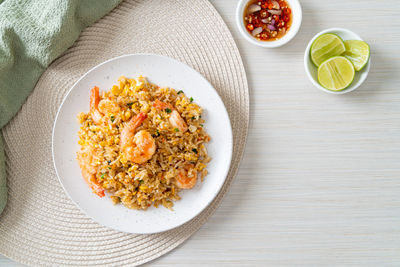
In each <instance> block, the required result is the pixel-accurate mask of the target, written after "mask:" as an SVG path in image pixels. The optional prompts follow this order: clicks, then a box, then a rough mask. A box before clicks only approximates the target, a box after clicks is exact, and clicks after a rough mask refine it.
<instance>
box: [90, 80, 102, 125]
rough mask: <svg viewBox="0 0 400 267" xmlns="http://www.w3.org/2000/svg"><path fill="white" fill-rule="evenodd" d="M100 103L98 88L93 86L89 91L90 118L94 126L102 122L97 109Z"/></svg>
mask: <svg viewBox="0 0 400 267" xmlns="http://www.w3.org/2000/svg"><path fill="white" fill-rule="evenodd" d="M99 102H100V95H99V87H97V86H95V87H93V88H92V90H90V103H89V107H90V116H92V120H93V121H94V123H96V124H100V123H101V120H102V115H101V113H100V111H99V109H98V106H99Z"/></svg>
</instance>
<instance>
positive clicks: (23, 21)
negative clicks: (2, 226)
mask: <svg viewBox="0 0 400 267" xmlns="http://www.w3.org/2000/svg"><path fill="white" fill-rule="evenodd" d="M119 2H121V0H35V1H32V0H0V128H2V127H3V126H4V125H5V124H7V122H8V121H10V119H11V118H12V117H13V116H14V115H15V114H16V113H17V112H18V110H19V109H20V108H21V106H22V104H23V103H24V102H25V100H26V98H27V97H28V95H29V94H30V92H31V91H32V89H33V88H34V86H35V84H36V82H37V81H38V79H39V77H40V75H41V74H42V73H43V71H44V70H45V69H46V67H47V66H48V65H49V64H50V63H51V62H52V61H53V60H54V59H55V58H57V57H58V56H60V55H61V54H62V53H63V52H64V51H65V50H66V49H67V48H68V47H70V46H71V45H72V44H73V43H74V41H75V40H76V39H77V38H78V36H79V34H80V32H81V31H82V30H83V29H84V28H85V27H87V26H89V25H90V24H92V23H94V22H95V21H97V20H98V19H100V18H101V17H102V16H104V15H105V14H107V13H108V12H109V11H111V10H112V9H113V8H114V7H115V6H117V5H118V3H119ZM55 88H56V87H55ZM6 202H7V187H6V171H5V156H4V146H3V137H2V136H0V213H1V212H2V211H3V209H4V207H5V205H6Z"/></svg>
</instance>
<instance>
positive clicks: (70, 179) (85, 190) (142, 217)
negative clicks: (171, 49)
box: [52, 54, 232, 234]
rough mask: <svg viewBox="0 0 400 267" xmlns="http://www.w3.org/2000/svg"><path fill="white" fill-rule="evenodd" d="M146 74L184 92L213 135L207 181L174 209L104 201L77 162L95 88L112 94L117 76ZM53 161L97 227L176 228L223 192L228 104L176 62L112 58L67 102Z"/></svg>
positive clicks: (144, 56)
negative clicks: (82, 119)
mask: <svg viewBox="0 0 400 267" xmlns="http://www.w3.org/2000/svg"><path fill="white" fill-rule="evenodd" d="M121 75H124V76H126V77H133V78H135V77H137V76H139V75H143V76H146V77H148V79H149V81H151V82H153V83H155V84H157V85H159V86H164V87H171V88H174V89H176V90H183V91H184V92H185V94H186V95H187V96H188V97H193V99H194V101H195V102H196V103H197V104H199V105H200V106H201V107H203V109H204V113H203V118H204V119H205V121H206V122H205V124H204V127H205V129H206V131H207V133H208V134H209V135H210V137H211V141H210V142H209V143H208V144H207V145H206V147H207V150H208V153H209V155H210V156H211V158H212V160H211V162H210V163H209V165H208V167H207V169H208V171H209V174H208V175H207V176H206V177H205V179H204V182H200V181H198V183H197V185H196V186H195V187H194V188H193V189H191V190H183V191H181V193H180V196H181V197H182V199H181V200H179V201H176V202H175V203H174V207H173V209H174V211H170V210H168V209H166V208H164V207H159V208H154V207H151V208H149V209H148V210H147V211H140V210H131V209H128V208H126V207H124V206H123V205H121V204H120V205H113V204H112V201H111V199H110V197H109V196H107V195H106V197H103V198H100V197H98V196H97V195H95V194H94V193H92V190H91V189H90V188H89V186H88V185H87V184H86V183H85V182H84V180H83V178H82V176H81V171H80V168H79V166H78V162H77V160H76V152H77V151H78V149H79V145H78V130H79V128H80V125H79V124H78V122H77V114H78V113H79V112H82V111H83V112H88V111H89V92H90V89H91V88H92V87H93V86H95V85H96V86H98V87H99V88H100V90H101V91H103V90H109V89H110V88H111V87H112V85H113V84H116V82H117V79H118V77H119V76H121ZM52 146H53V160H54V166H55V169H56V173H57V176H58V178H59V180H60V182H61V184H62V186H63V187H64V189H65V191H66V192H67V194H68V195H69V197H70V198H71V199H72V200H73V202H75V203H76V205H77V206H78V207H79V208H80V209H81V210H83V211H84V212H85V213H86V214H87V215H89V216H90V217H91V218H93V219H94V220H95V221H97V222H98V223H100V224H102V225H104V226H107V227H110V228H113V229H116V230H120V231H124V232H129V233H139V234H150V233H157V232H162V231H166V230H170V229H173V228H175V227H178V226H180V225H182V224H184V223H185V222H187V221H189V220H190V219H192V218H194V217H195V216H196V215H197V214H199V213H200V212H201V211H202V210H203V209H204V208H206V207H207V206H208V205H209V204H210V202H211V201H212V200H213V199H214V197H215V196H216V195H217V194H218V192H219V191H220V189H221V187H222V185H223V184H224V181H225V178H226V176H227V173H228V170H229V166H230V163H231V157H232V129H231V124H230V121H229V117H228V113H227V111H226V109H225V106H224V104H223V102H222V100H221V98H220V97H219V95H218V94H217V92H216V90H215V89H214V88H213V87H212V85H211V84H210V83H209V82H208V81H207V80H206V79H205V78H204V77H203V76H201V75H200V74H199V73H198V72H196V71H195V70H193V69H192V68H190V67H189V66H187V65H185V64H183V63H181V62H179V61H176V60H174V59H171V58H168V57H165V56H159V55H151V54H133V55H125V56H121V57H117V58H114V59H111V60H108V61H106V62H104V63H102V64H100V65H98V66H96V67H94V68H93V69H91V70H90V71H89V72H87V73H86V74H85V75H83V77H82V78H80V79H79V80H78V81H77V82H76V83H75V85H74V86H72V88H71V90H70V91H69V92H68V94H67V96H66V97H65V98H64V100H63V102H62V104H61V107H60V109H59V111H58V113H57V116H56V119H55V123H54V128H53V140H52Z"/></svg>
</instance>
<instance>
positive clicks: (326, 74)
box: [318, 56, 355, 91]
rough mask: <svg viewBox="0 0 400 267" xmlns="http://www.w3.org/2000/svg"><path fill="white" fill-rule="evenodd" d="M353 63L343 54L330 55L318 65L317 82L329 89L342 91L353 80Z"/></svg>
mask: <svg viewBox="0 0 400 267" xmlns="http://www.w3.org/2000/svg"><path fill="white" fill-rule="evenodd" d="M354 76H355V69H354V66H353V63H351V61H350V60H349V59H347V58H345V57H343V56H336V57H331V58H329V59H327V60H325V61H324V62H323V63H322V64H321V65H320V66H319V67H318V82H319V83H320V84H321V85H322V86H323V87H324V88H326V89H328V90H331V91H342V90H344V89H346V88H347V87H348V86H349V85H350V84H351V83H352V82H353V80H354Z"/></svg>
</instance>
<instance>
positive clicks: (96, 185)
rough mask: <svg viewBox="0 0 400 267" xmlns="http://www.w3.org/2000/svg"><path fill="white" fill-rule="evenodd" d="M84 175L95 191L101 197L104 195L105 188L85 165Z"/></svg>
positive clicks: (82, 167)
mask: <svg viewBox="0 0 400 267" xmlns="http://www.w3.org/2000/svg"><path fill="white" fill-rule="evenodd" d="M81 169H82V176H83V179H84V180H85V182H86V183H87V184H88V185H89V187H90V188H91V189H92V190H93V193H95V194H96V195H98V196H99V197H104V196H105V194H104V188H103V187H101V185H100V184H99V183H98V182H97V181H96V177H95V175H94V174H92V173H90V172H89V171H88V170H87V169H86V168H85V167H84V166H83V165H81Z"/></svg>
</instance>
